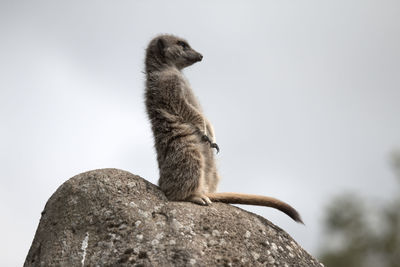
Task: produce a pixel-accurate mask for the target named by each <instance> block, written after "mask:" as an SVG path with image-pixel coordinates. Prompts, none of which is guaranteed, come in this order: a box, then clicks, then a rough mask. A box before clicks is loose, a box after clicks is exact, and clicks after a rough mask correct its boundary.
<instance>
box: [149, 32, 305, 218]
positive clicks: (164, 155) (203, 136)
mask: <svg viewBox="0 0 400 267" xmlns="http://www.w3.org/2000/svg"><path fill="white" fill-rule="evenodd" d="M202 58H203V56H202V55H201V54H200V53H199V52H197V51H195V50H194V49H193V48H192V47H191V46H190V45H189V44H188V42H187V41H186V40H184V39H182V38H179V37H176V36H173V35H167V34H164V35H159V36H157V37H155V38H154V39H153V40H152V41H151V42H150V44H149V45H148V47H147V49H146V58H145V73H146V90H145V103H146V111H147V114H148V117H149V119H150V122H151V127H152V131H153V134H154V143H155V149H156V153H157V162H158V166H159V175H160V177H159V180H158V185H159V187H160V189H161V190H162V191H163V192H164V193H165V195H166V197H167V198H168V199H169V200H171V201H190V202H194V203H197V204H200V205H209V204H210V203H212V201H216V202H224V203H230V204H249V205H260V206H267V207H273V208H276V209H278V210H281V211H282V212H284V213H286V214H287V215H289V216H290V217H291V218H292V219H293V220H295V221H297V222H301V223H302V220H301V217H300V215H299V213H298V212H297V211H296V210H295V209H294V208H292V207H291V206H290V205H289V204H286V203H285V202H282V201H280V200H278V199H275V198H272V197H267V196H258V195H248V194H239V193H216V190H217V185H218V182H219V179H220V178H219V175H218V172H217V168H216V162H215V158H214V151H213V149H214V148H215V149H216V150H217V152H218V151H219V147H218V145H217V144H216V139H215V134H214V129H213V127H212V125H211V123H210V122H209V121H208V120H207V118H206V117H205V116H204V115H203V111H202V109H201V107H200V104H199V102H198V101H197V99H196V97H195V95H194V93H193V91H192V89H191V87H190V85H189V82H188V81H187V79H186V78H185V76H184V75H183V73H182V69H184V68H185V67H188V66H190V65H192V64H194V63H196V62H199V61H201V60H202Z"/></svg>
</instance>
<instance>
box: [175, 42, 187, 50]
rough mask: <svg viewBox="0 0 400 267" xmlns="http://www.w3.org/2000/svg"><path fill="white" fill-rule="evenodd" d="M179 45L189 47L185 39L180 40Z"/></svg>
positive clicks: (184, 47)
mask: <svg viewBox="0 0 400 267" xmlns="http://www.w3.org/2000/svg"><path fill="white" fill-rule="evenodd" d="M177 44H178V45H180V46H182V48H183V49H187V48H189V45H188V44H187V43H186V42H184V41H178V43H177Z"/></svg>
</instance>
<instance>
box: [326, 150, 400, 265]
mask: <svg viewBox="0 0 400 267" xmlns="http://www.w3.org/2000/svg"><path fill="white" fill-rule="evenodd" d="M392 159H393V160H392V166H393V169H394V171H395V173H396V176H397V178H398V182H399V184H398V185H399V191H398V192H399V194H398V195H397V196H396V197H395V198H394V199H393V200H392V201H390V202H389V203H386V204H382V205H378V204H376V203H374V202H373V201H371V200H368V199H362V198H360V197H358V196H356V195H354V194H345V195H341V196H339V197H337V198H335V199H334V200H333V201H332V202H331V204H330V205H329V206H328V209H327V213H326V217H325V221H324V234H323V237H324V238H323V242H322V243H323V244H324V246H323V247H322V248H321V251H320V253H319V255H320V256H319V259H320V260H321V262H322V263H324V264H325V265H326V266H329V267H400V152H396V153H394V154H393V157H392ZM369 203H370V204H369Z"/></svg>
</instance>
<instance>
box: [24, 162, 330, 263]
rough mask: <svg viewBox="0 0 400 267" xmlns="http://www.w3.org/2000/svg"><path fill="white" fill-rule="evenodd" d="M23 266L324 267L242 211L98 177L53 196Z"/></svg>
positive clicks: (122, 177)
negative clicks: (175, 198)
mask: <svg viewBox="0 0 400 267" xmlns="http://www.w3.org/2000/svg"><path fill="white" fill-rule="evenodd" d="M24 266H308V267H309V266H323V265H322V264H320V263H319V262H318V261H317V260H316V259H314V258H313V257H312V256H310V255H309V254H308V253H307V252H306V251H305V250H303V249H302V248H301V247H300V246H299V245H298V244H297V243H296V242H295V241H294V240H293V239H292V238H291V237H290V236H289V235H288V234H287V233H286V232H284V231H283V230H282V229H280V228H278V227H277V226H275V225H273V224H272V223H271V222H269V221H268V220H266V219H264V218H262V217H260V216H257V215H255V214H252V213H249V212H247V211H244V210H242V209H240V208H237V207H234V206H231V205H227V204H222V203H213V204H212V205H211V206H199V205H196V204H192V203H186V202H169V201H167V200H166V197H165V196H164V194H163V193H162V192H161V191H160V190H159V189H158V187H157V186H155V185H153V184H151V183H149V182H147V181H146V180H144V179H142V178H140V177H139V176H136V175H133V174H131V173H128V172H126V171H122V170H117V169H102V170H94V171H90V172H86V173H82V174H79V175H77V176H75V177H73V178H71V179H69V180H68V181H67V182H65V183H64V184H63V185H62V186H61V187H60V188H58V190H57V191H56V192H55V193H54V194H53V196H52V197H51V198H50V199H49V201H48V202H47V204H46V207H45V209H44V211H43V213H42V218H41V220H40V224H39V226H38V229H37V231H36V235H35V238H34V240H33V243H32V246H31V248H30V250H29V253H28V256H27V258H26V261H25V265H24Z"/></svg>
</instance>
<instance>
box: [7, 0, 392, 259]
mask: <svg viewBox="0 0 400 267" xmlns="http://www.w3.org/2000/svg"><path fill="white" fill-rule="evenodd" d="M399 3H400V2H399V1H378V0H376V1H366V0H359V1H319V0H310V1H143V0H140V1H139V0H138V1H99V0H96V1H94V0H93V1H62V2H61V1H5V0H2V1H1V2H0V36H1V37H0V38H1V42H0V90H1V91H0V119H1V131H0V162H1V177H0V179H1V180H0V209H1V214H2V219H1V221H0V234H1V236H2V240H3V242H1V243H0V250H1V251H2V257H1V261H3V262H0V265H1V266H21V265H22V263H23V262H24V260H25V257H26V255H27V253H28V249H29V247H30V245H31V242H32V239H33V237H34V233H35V230H36V227H37V225H38V223H39V219H40V212H41V211H42V210H43V208H44V205H45V203H46V201H47V199H48V198H49V197H50V196H51V194H52V193H54V192H55V190H56V189H57V188H58V187H59V186H60V185H61V184H62V183H63V182H64V181H66V180H67V179H68V178H70V177H72V176H74V175H76V174H78V173H81V172H84V171H88V170H92V169H96V168H108V167H113V168H120V169H124V170H127V171H130V172H132V173H134V174H138V175H140V176H142V177H143V178H145V179H147V180H149V181H151V182H153V183H156V181H157V179H158V169H157V164H156V156H155V152H154V149H153V140H152V133H151V131H150V125H149V123H148V121H147V118H146V115H145V109H144V103H143V90H144V75H143V73H142V71H143V59H144V49H145V48H146V46H147V43H148V42H149V41H150V40H151V38H152V37H154V36H155V35H156V34H158V33H172V34H176V35H178V36H182V37H185V38H186V39H187V40H188V41H189V43H190V44H191V45H192V46H193V47H194V48H195V49H196V50H198V51H199V52H201V53H202V54H203V55H204V59H203V61H202V62H200V63H198V64H195V65H194V66H192V67H190V68H189V69H187V70H186V71H185V73H186V74H187V77H188V79H189V81H190V82H191V84H192V86H193V89H194V91H195V93H196V95H197V96H198V97H199V99H200V102H201V104H202V106H203V108H204V110H205V113H206V114H207V116H208V118H209V119H210V121H211V122H212V123H213V125H214V128H215V131H216V134H217V140H218V144H219V146H220V148H221V153H220V154H218V156H217V158H218V163H219V169H220V174H221V176H222V181H221V184H220V187H219V189H220V191H237V192H244V193H257V194H264V195H270V196H274V197H278V198H280V199H282V200H284V201H287V202H288V203H290V204H292V205H293V206H294V207H296V208H297V209H298V210H299V212H300V213H301V214H302V216H303V219H304V221H305V223H306V226H302V225H298V224H296V223H294V222H293V221H292V220H291V219H290V218H289V217H287V216H286V215H284V214H282V213H280V212H278V211H275V210H273V209H270V208H263V207H245V208H246V209H248V210H250V211H253V212H256V213H258V214H260V215H262V216H264V217H265V218H267V219H269V220H271V221H272V222H274V223H275V224H277V225H279V226H280V227H281V228H283V229H285V230H286V231H287V232H289V233H290V234H291V235H292V236H293V237H294V239H295V240H296V241H297V242H299V243H300V244H301V245H302V246H303V247H305V248H306V249H307V250H308V251H310V252H311V253H313V254H314V255H315V254H316V252H317V251H318V246H320V245H321V237H320V231H321V220H322V218H323V217H322V216H323V214H324V210H325V207H326V205H327V203H329V201H330V200H331V198H332V197H333V196H335V195H337V194H339V193H341V192H356V193H358V194H361V195H363V196H368V197H371V198H374V199H376V200H377V201H385V200H387V199H389V198H390V197H391V196H393V195H394V194H395V193H397V191H396V190H397V187H396V181H395V179H394V175H393V172H392V171H391V169H390V165H389V163H388V162H389V157H390V153H391V152H392V151H393V150H395V149H399V148H400V119H399V115H400V104H399V102H400V88H399V87H400V49H399V47H400V4H399Z"/></svg>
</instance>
